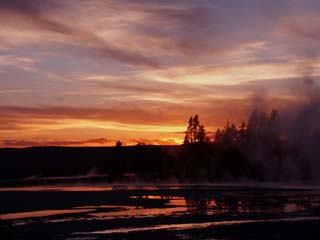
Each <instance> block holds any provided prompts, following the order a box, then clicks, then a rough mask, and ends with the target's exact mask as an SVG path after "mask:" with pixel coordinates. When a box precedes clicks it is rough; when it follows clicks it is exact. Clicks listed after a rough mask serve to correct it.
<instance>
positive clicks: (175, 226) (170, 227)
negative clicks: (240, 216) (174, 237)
mask: <svg viewBox="0 0 320 240" xmlns="http://www.w3.org/2000/svg"><path fill="white" fill-rule="evenodd" d="M310 220H320V218H319V217H296V218H282V219H265V220H238V221H236V220H231V221H219V222H202V223H182V224H165V225H158V226H151V227H137V228H120V229H111V230H101V231H94V232H75V233H73V234H74V235H88V234H112V233H130V232H139V231H153V230H164V229H166V230H188V229H197V228H207V227H214V226H225V225H237V224H245V223H280V222H297V221H310Z"/></svg>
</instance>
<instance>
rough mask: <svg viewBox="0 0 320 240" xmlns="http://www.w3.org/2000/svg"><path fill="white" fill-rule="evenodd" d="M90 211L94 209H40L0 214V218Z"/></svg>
mask: <svg viewBox="0 0 320 240" xmlns="http://www.w3.org/2000/svg"><path fill="white" fill-rule="evenodd" d="M92 211H95V209H68V210H41V211H32V212H19V213H6V214H0V218H1V219H3V220H12V219H21V218H34V217H46V216H52V215H60V214H72V213H85V212H92Z"/></svg>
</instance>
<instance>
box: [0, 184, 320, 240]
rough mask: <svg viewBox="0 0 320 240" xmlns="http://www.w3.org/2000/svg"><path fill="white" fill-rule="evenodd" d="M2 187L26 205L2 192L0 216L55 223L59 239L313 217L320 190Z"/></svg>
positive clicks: (31, 223)
mask: <svg viewBox="0 0 320 240" xmlns="http://www.w3.org/2000/svg"><path fill="white" fill-rule="evenodd" d="M8 190H10V191H8ZM1 191H2V192H1V193H3V194H2V196H4V198H6V197H7V199H20V198H21V203H23V204H24V205H25V206H26V207H27V209H28V211H27V210H25V211H22V210H21V211H14V209H15V206H12V204H17V203H18V202H19V201H18V200H15V202H14V203H12V202H11V201H10V200H3V198H2V200H1V199H0V203H1V204H2V206H3V208H2V209H1V210H0V218H1V219H3V220H7V221H9V223H10V224H11V225H12V226H13V227H14V228H15V229H16V230H17V231H18V230H19V228H24V229H25V228H30V229H35V230H38V231H41V229H40V230H39V228H40V227H41V226H42V227H44V229H47V228H50V227H54V229H56V228H59V229H60V230H59V231H61V232H60V233H59V234H60V235H59V236H65V238H64V237H63V238H62V239H95V238H96V235H99V234H103V235H104V234H120V233H133V232H144V231H146V232H147V231H172V230H174V231H182V232H179V233H177V235H175V236H180V237H181V238H180V237H179V238H178V239H182V238H183V239H185V238H186V233H185V232H183V231H186V230H190V229H197V228H199V229H200V228H208V227H216V226H222V225H223V226H224V225H237V224H249V223H261V224H264V223H270V222H279V223H280V222H299V221H307V220H310V221H311V220H319V216H320V210H319V209H320V191H319V190H315V189H310V190H306V189H302V190H301V189H300V190H292V189H291V190H288V189H283V190H279V189H277V190H270V189H268V190H265V189H256V188H254V189H250V188H210V187H207V188H204V187H203V188H194V187H191V188H190V187H185V188H182V187H180V188H177V187H176V186H173V187H169V188H163V187H161V188H158V187H149V186H147V187H143V186H138V187H137V186H131V187H130V186H88V185H81V186H80V185H77V186H71V185H70V186H54V185H53V186H29V187H16V188H10V189H8V188H2V190H1ZM5 191H6V192H5ZM10 196H11V198H10ZM37 201H38V202H37ZM44 207H47V209H44ZM22 209H23V208H22ZM79 226H80V227H79ZM79 229H81V231H79ZM66 231H67V232H68V233H66ZM31 232H33V231H31ZM182 236H183V237H182ZM83 237H85V238H83ZM30 239H32V238H30ZM58 239H61V238H58ZM110 239H112V238H110Z"/></svg>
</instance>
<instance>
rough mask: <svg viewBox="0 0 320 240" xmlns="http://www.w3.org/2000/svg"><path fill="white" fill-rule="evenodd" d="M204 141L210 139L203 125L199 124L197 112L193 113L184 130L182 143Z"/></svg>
mask: <svg viewBox="0 0 320 240" xmlns="http://www.w3.org/2000/svg"><path fill="white" fill-rule="evenodd" d="M206 141H210V139H209V138H208V137H207V134H206V130H205V127H204V125H202V124H200V121H199V116H198V114H196V115H194V117H192V116H191V117H190V118H189V121H188V127H187V130H186V132H185V137H184V144H189V143H203V142H206Z"/></svg>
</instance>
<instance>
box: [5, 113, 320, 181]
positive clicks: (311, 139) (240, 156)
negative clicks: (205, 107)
mask: <svg viewBox="0 0 320 240" xmlns="http://www.w3.org/2000/svg"><path fill="white" fill-rule="evenodd" d="M187 124H188V125H187V129H186V132H185V138H184V143H183V144H182V145H181V146H154V145H144V144H142V143H140V144H138V145H136V146H122V144H121V142H120V141H118V142H117V143H116V146H115V147H81V148H80V147H33V148H24V149H10V148H7V149H0V156H1V170H0V171H1V174H0V176H1V178H2V179H9V178H27V177H30V176H34V177H53V176H79V175H83V176H90V175H92V176H95V175H96V174H105V176H106V178H107V179H108V181H110V182H115V181H124V182H125V181H130V182H132V181H150V182H161V181H176V182H202V181H208V182H218V181H235V180H237V181H239V180H240V181H248V180H250V181H251V180H252V181H284V182H285V181H307V180H318V179H317V176H318V174H317V173H318V172H319V164H318V159H317V156H319V155H314V154H310V153H312V151H313V150H314V148H316V145H315V143H316V142H315V141H316V139H320V134H319V132H316V131H315V132H309V133H308V134H304V135H303V136H304V139H297V138H296V139H292V138H291V137H290V136H293V135H294V136H295V134H292V133H291V131H292V128H290V127H288V126H285V125H284V124H283V121H282V120H281V115H280V114H279V112H278V111H277V110H275V109H273V110H272V111H271V113H269V114H267V113H265V112H263V111H258V110H254V111H253V112H252V113H251V115H250V116H249V118H248V120H247V121H242V123H240V124H239V125H236V124H235V123H230V122H229V121H228V122H227V123H226V124H225V126H224V128H223V129H218V130H216V132H215V134H214V135H213V136H208V134H207V133H206V129H205V126H204V125H203V124H201V122H200V119H199V116H198V115H195V116H191V117H190V119H189V121H188V123H187ZM301 142H308V143H311V144H309V145H310V146H311V148H310V146H309V148H308V149H306V148H305V147H304V146H305V144H302V143H301ZM313 144H314V145H313Z"/></svg>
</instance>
